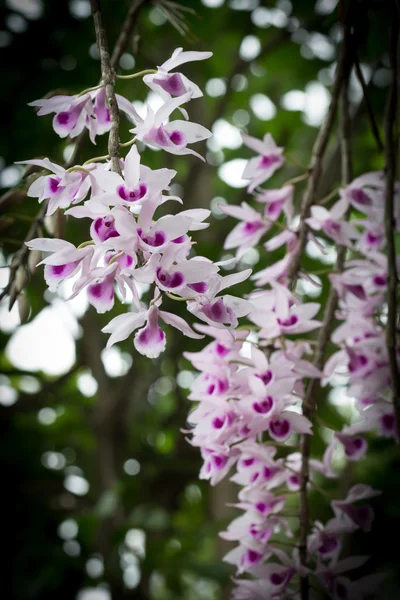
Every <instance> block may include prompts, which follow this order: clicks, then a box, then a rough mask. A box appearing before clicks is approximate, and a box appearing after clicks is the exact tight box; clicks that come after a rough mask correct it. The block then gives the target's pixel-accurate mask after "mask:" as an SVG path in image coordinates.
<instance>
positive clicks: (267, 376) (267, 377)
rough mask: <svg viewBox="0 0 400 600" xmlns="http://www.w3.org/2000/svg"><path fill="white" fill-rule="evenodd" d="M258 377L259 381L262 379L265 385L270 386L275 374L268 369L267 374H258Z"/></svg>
mask: <svg viewBox="0 0 400 600" xmlns="http://www.w3.org/2000/svg"><path fill="white" fill-rule="evenodd" d="M256 377H258V379H261V381H262V382H263V384H264V385H268V384H269V383H270V382H271V380H272V377H273V374H272V371H270V370H269V369H268V370H267V371H265V373H256Z"/></svg>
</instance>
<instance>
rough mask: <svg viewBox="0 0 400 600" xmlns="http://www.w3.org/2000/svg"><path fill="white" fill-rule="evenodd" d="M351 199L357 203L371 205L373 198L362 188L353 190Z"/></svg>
mask: <svg viewBox="0 0 400 600" xmlns="http://www.w3.org/2000/svg"><path fill="white" fill-rule="evenodd" d="M351 199H352V200H354V202H357V204H362V205H363V206H370V205H371V204H372V200H371V198H370V197H369V196H368V194H366V193H365V192H364V190H361V189H359V188H358V189H354V190H351Z"/></svg>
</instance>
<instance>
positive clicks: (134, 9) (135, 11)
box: [64, 0, 148, 169]
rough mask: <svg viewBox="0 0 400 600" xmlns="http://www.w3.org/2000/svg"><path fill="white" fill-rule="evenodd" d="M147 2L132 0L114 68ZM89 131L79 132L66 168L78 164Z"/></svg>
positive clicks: (113, 64)
mask: <svg viewBox="0 0 400 600" xmlns="http://www.w3.org/2000/svg"><path fill="white" fill-rule="evenodd" d="M146 3H148V0H133V1H132V3H131V6H130V9H129V11H128V13H127V15H126V17H125V20H124V22H123V24H122V28H121V33H120V34H119V36H118V39H117V41H116V42H115V47H114V51H113V53H112V56H111V60H110V63H111V67H112V68H113V69H116V68H117V66H118V64H119V60H120V58H121V56H122V55H123V53H124V52H125V50H126V48H127V45H128V42H129V39H130V37H131V36H132V32H133V30H134V28H135V26H136V23H137V19H138V16H139V12H140V10H141V8H142V7H143V6H144V5H145V4H146ZM87 133H88V132H87V129H84V130H83V131H82V132H81V133H80V134H79V136H78V137H77V138H76V141H75V146H74V150H73V152H72V155H71V157H70V159H69V160H68V161H67V163H66V164H65V165H64V166H65V168H66V169H68V168H69V167H72V166H73V165H74V164H76V162H77V157H78V156H79V154H80V152H81V150H82V146H83V143H84V141H85V140H86V137H87Z"/></svg>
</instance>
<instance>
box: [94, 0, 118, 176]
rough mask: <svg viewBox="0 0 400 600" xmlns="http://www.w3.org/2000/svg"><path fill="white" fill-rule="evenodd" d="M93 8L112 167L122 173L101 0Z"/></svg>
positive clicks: (112, 85)
mask: <svg viewBox="0 0 400 600" xmlns="http://www.w3.org/2000/svg"><path fill="white" fill-rule="evenodd" d="M90 6H91V8H92V16H93V21H94V28H95V32H96V41H97V47H98V49H99V52H100V63H101V75H102V81H103V84H104V87H105V90H106V100H107V106H108V110H109V113H110V121H111V129H110V134H109V137H108V154H109V156H110V159H111V168H112V170H113V171H115V172H116V173H118V174H119V175H121V167H120V164H119V134H118V129H119V109H118V104H117V99H116V97H115V90H114V83H115V71H114V69H113V67H112V66H111V61H110V54H109V51H108V41H107V34H106V31H105V29H104V27H103V19H102V15H101V5H100V0H90Z"/></svg>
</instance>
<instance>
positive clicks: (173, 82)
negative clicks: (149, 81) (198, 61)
mask: <svg viewBox="0 0 400 600" xmlns="http://www.w3.org/2000/svg"><path fill="white" fill-rule="evenodd" d="M153 83H156V84H157V85H159V86H160V87H161V88H162V89H163V90H165V91H166V92H167V93H168V94H170V95H171V96H182V94H184V93H185V92H186V88H185V85H184V83H183V81H182V77H181V76H180V74H179V73H173V74H172V75H169V76H167V77H166V78H165V79H160V78H154V79H153Z"/></svg>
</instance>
